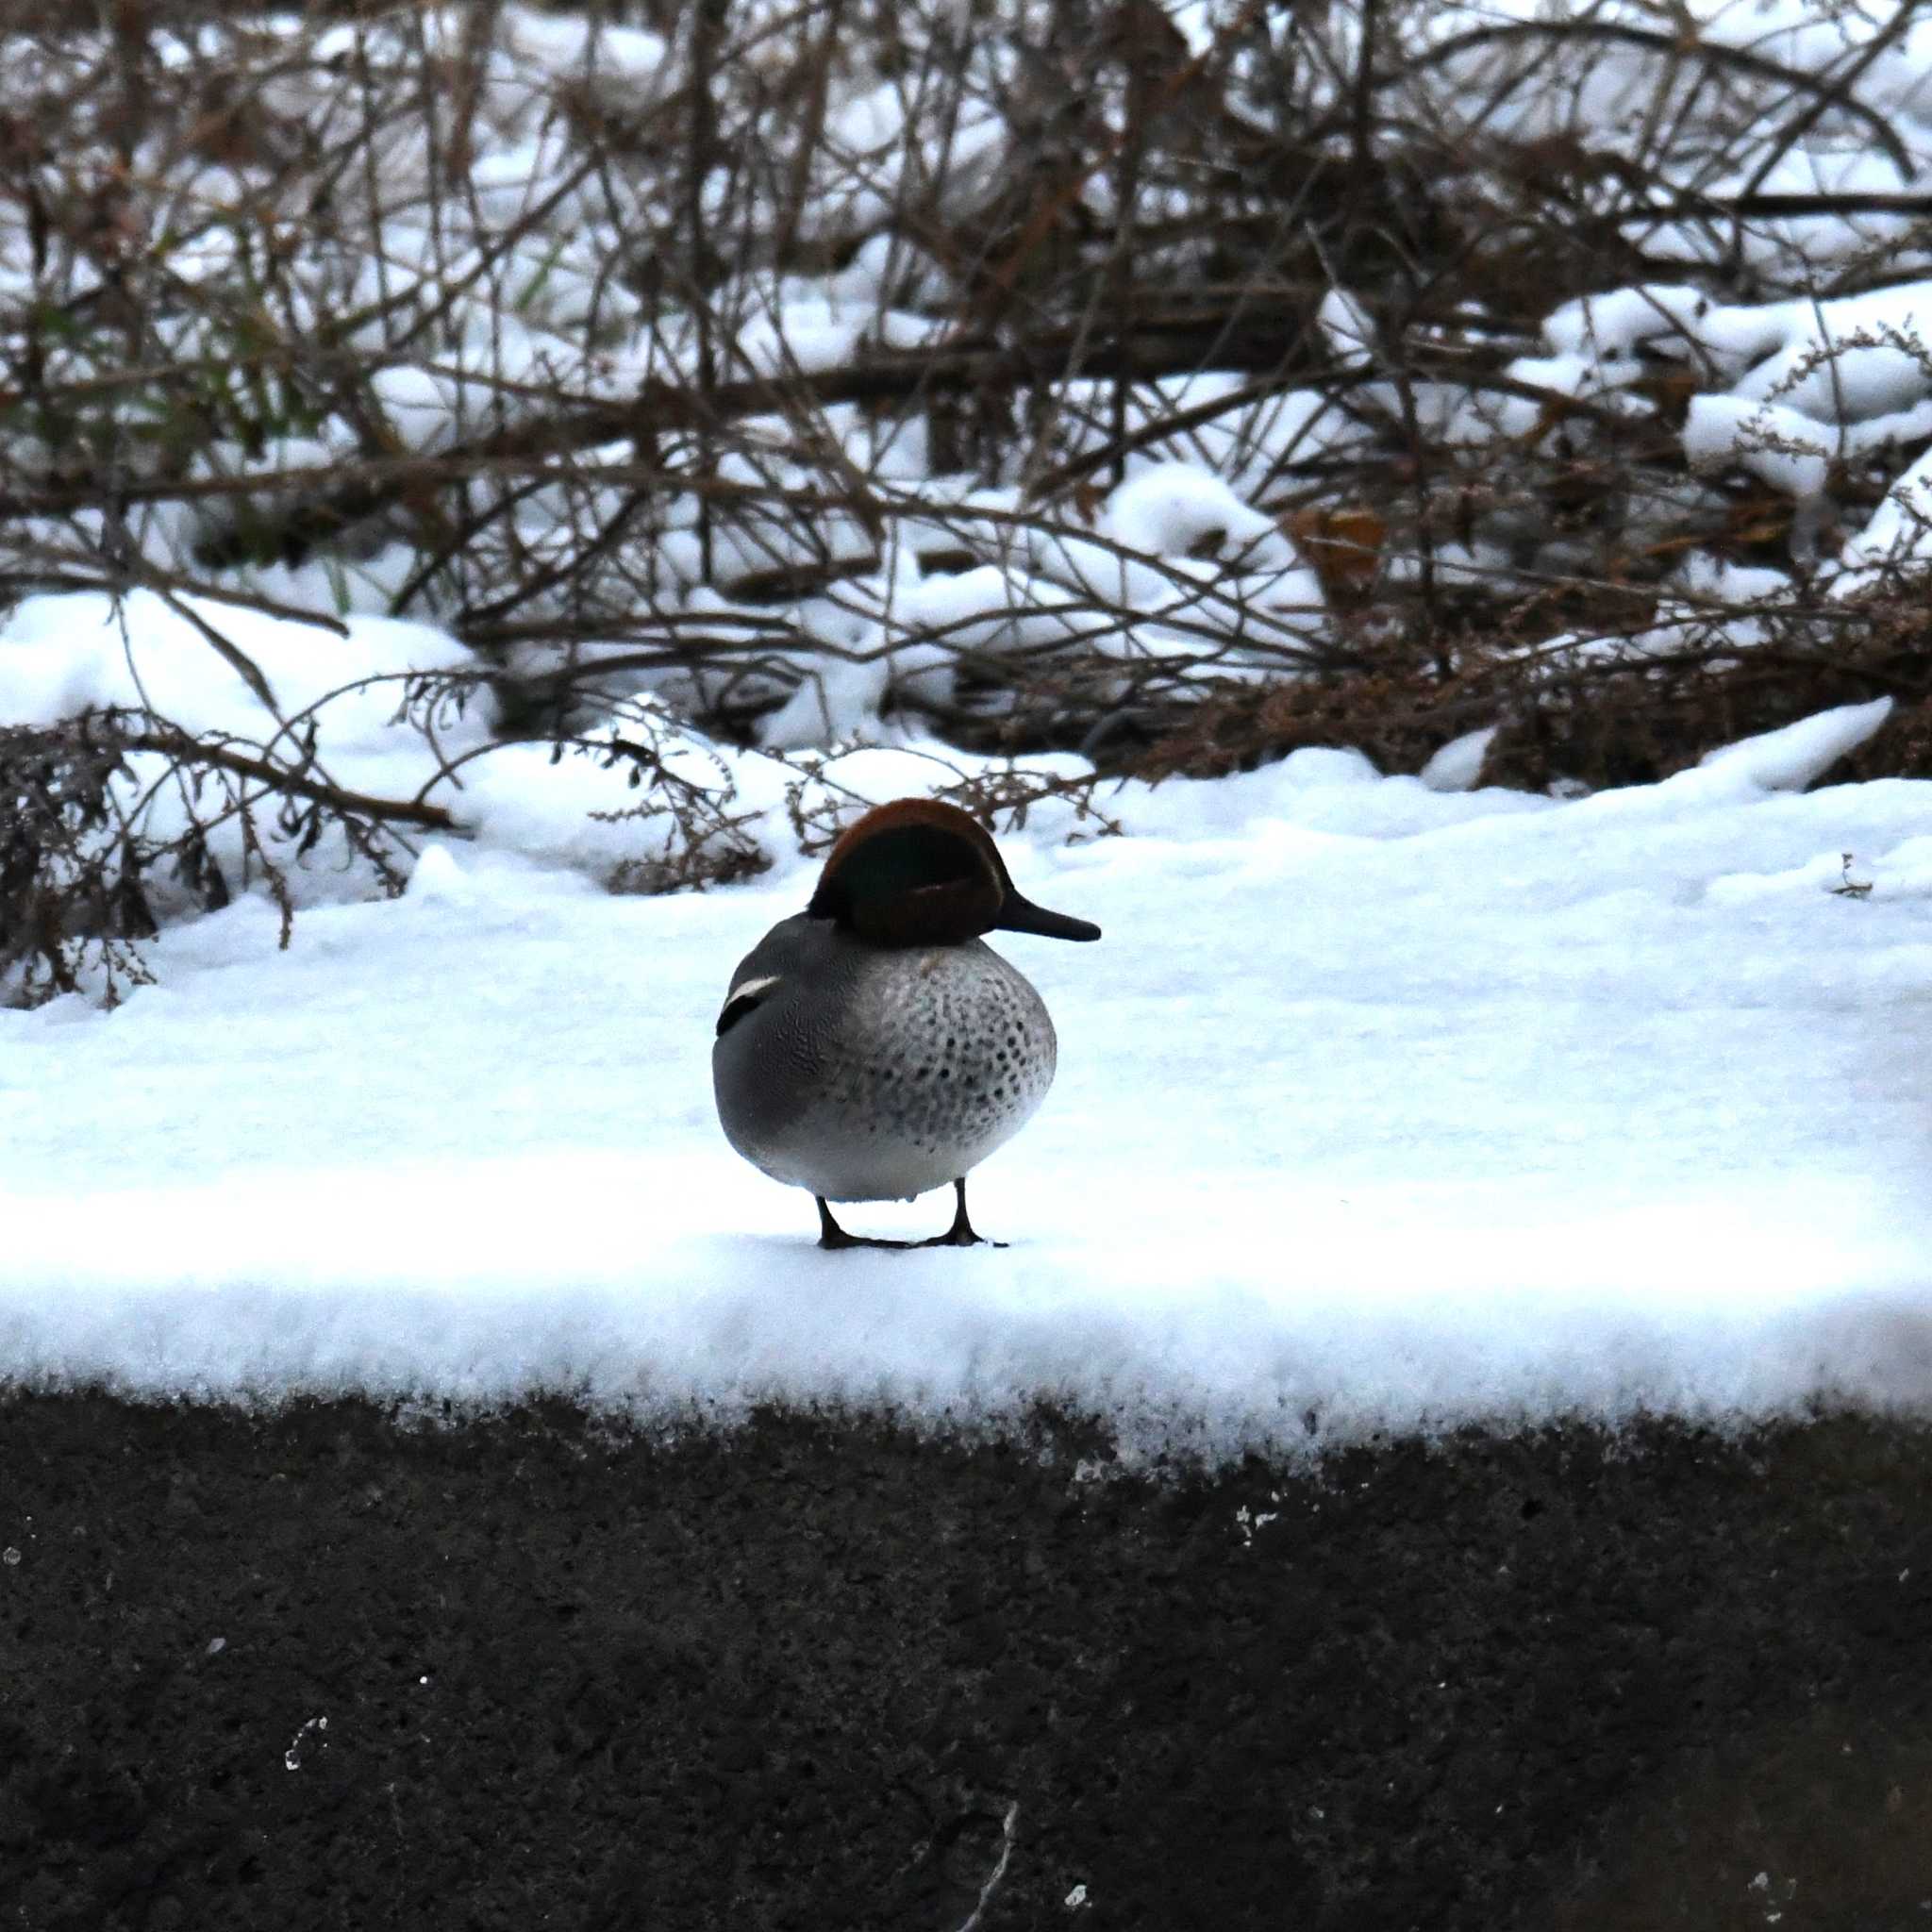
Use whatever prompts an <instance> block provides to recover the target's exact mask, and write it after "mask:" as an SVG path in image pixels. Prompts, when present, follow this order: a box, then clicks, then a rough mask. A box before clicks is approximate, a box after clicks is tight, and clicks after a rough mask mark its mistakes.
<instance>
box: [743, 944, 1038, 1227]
mask: <svg viewBox="0 0 1932 1932" xmlns="http://www.w3.org/2000/svg"><path fill="white" fill-rule="evenodd" d="M1056 1051H1057V1048H1056V1042H1055V1040H1054V1030H1053V1021H1052V1020H1051V1019H1050V1018H1049V1017H1048V1014H1047V1010H1046V1006H1045V1003H1044V1002H1043V1001H1042V1000H1041V997H1040V995H1039V994H1038V993H1037V992H1036V991H1034V990H1033V987H1032V985H1031V984H1030V983H1029V982H1028V980H1027V979H1026V977H1025V976H1024V974H1021V973H1020V972H1019V971H1018V970H1017V969H1015V968H1014V967H1012V966H1010V965H1008V962H1007V961H1006V960H1005V959H1003V958H1000V956H999V955H998V954H997V953H995V952H994V951H993V950H992V948H991V946H989V945H987V944H985V943H984V942H983V941H980V940H977V939H973V940H967V941H962V942H960V943H958V944H939V945H912V946H876V945H871V944H868V943H867V942H865V941H862V940H860V939H858V938H856V937H854V936H853V935H852V934H850V933H848V932H846V931H844V930H843V929H842V928H841V926H840V925H839V924H837V923H836V922H834V921H833V920H830V919H824V918H814V917H812V916H811V915H810V914H808V913H799V914H798V915H796V916H795V917H793V918H791V919H786V920H781V921H780V922H779V924H776V925H774V927H773V928H772V930H771V931H770V932H768V933H767V934H766V935H765V937H764V938H763V939H762V940H761V941H759V942H758V945H757V946H756V947H754V948H753V949H752V951H751V952H750V953H749V954H747V955H746V956H745V958H744V959H743V960H742V961H741V963H740V965H739V967H738V970H737V971H736V972H735V973H734V974H732V976H731V991H730V992H729V993H728V994H727V995H726V996H725V1001H724V1011H723V1012H722V1013H721V1014H720V1016H719V1021H718V1038H717V1041H716V1042H715V1044H714V1045H713V1047H712V1049H711V1077H712V1085H713V1087H714V1089H715V1091H716V1094H717V1101H718V1117H719V1120H720V1122H721V1123H722V1124H723V1125H724V1133H725V1137H726V1139H727V1140H729V1141H730V1142H731V1144H732V1146H733V1147H735V1148H736V1149H737V1150H738V1152H739V1153H740V1154H741V1155H743V1157H744V1158H746V1159H747V1160H749V1161H750V1162H751V1163H752V1165H753V1166H755V1167H757V1168H758V1169H759V1170H760V1171H761V1172H762V1173H764V1174H769V1175H770V1176H771V1177H772V1179H774V1180H775V1181H782V1182H784V1183H786V1184H787V1185H789V1186H791V1187H799V1188H806V1189H808V1190H809V1191H811V1192H812V1193H814V1194H817V1195H819V1196H820V1197H822V1198H823V1199H824V1200H827V1201H891V1200H909V1199H910V1198H911V1197H912V1196H913V1195H915V1194H923V1193H924V1192H926V1191H928V1190H930V1189H933V1188H939V1187H943V1186H945V1185H946V1184H947V1183H948V1182H951V1181H956V1180H958V1179H960V1178H962V1177H963V1176H964V1175H965V1174H967V1173H969V1172H970V1171H971V1170H972V1169H973V1168H974V1167H976V1166H977V1165H978V1164H979V1162H980V1161H982V1160H984V1159H985V1158H986V1157H987V1156H988V1155H989V1154H991V1153H992V1152H993V1151H994V1150H995V1149H996V1148H998V1147H1000V1146H1002V1145H1004V1144H1005V1142H1006V1141H1008V1140H1010V1139H1011V1138H1012V1137H1013V1135H1015V1134H1017V1133H1018V1132H1019V1131H1020V1129H1021V1128H1022V1127H1023V1126H1024V1125H1025V1124H1026V1122H1027V1121H1028V1120H1029V1119H1030V1118H1031V1117H1032V1115H1033V1114H1034V1112H1035V1111H1036V1110H1037V1108H1039V1106H1040V1104H1041V1101H1042V1100H1043V1099H1045V1097H1046V1092H1047V1089H1048V1088H1049V1087H1051V1086H1052V1084H1053V1076H1054V1065H1055V1058H1056Z"/></svg>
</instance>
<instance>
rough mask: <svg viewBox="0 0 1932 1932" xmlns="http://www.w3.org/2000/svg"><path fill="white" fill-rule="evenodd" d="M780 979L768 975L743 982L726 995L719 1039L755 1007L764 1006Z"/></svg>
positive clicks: (719, 1019) (774, 975) (776, 975)
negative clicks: (766, 996) (767, 996)
mask: <svg viewBox="0 0 1932 1932" xmlns="http://www.w3.org/2000/svg"><path fill="white" fill-rule="evenodd" d="M778 979H779V974H775V973H768V974H765V975H764V977H763V978H762V979H746V980H741V982H740V983H739V984H738V985H737V986H734V987H733V988H732V989H731V991H729V992H728V993H726V994H725V995H724V1010H723V1011H722V1012H720V1013H719V1015H718V1038H719V1039H720V1040H723V1039H724V1036H725V1035H726V1034H727V1033H729V1032H730V1031H731V1029H732V1028H733V1027H734V1026H736V1025H737V1024H738V1023H739V1022H740V1021H741V1019H743V1018H744V1016H745V1015H746V1014H747V1013H748V1012H750V1011H751V1009H752V1008H754V1007H758V1006H762V1005H763V1004H764V999H765V995H766V994H767V993H768V992H770V991H771V990H772V989H773V988H774V986H776V985H777V983H778Z"/></svg>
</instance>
